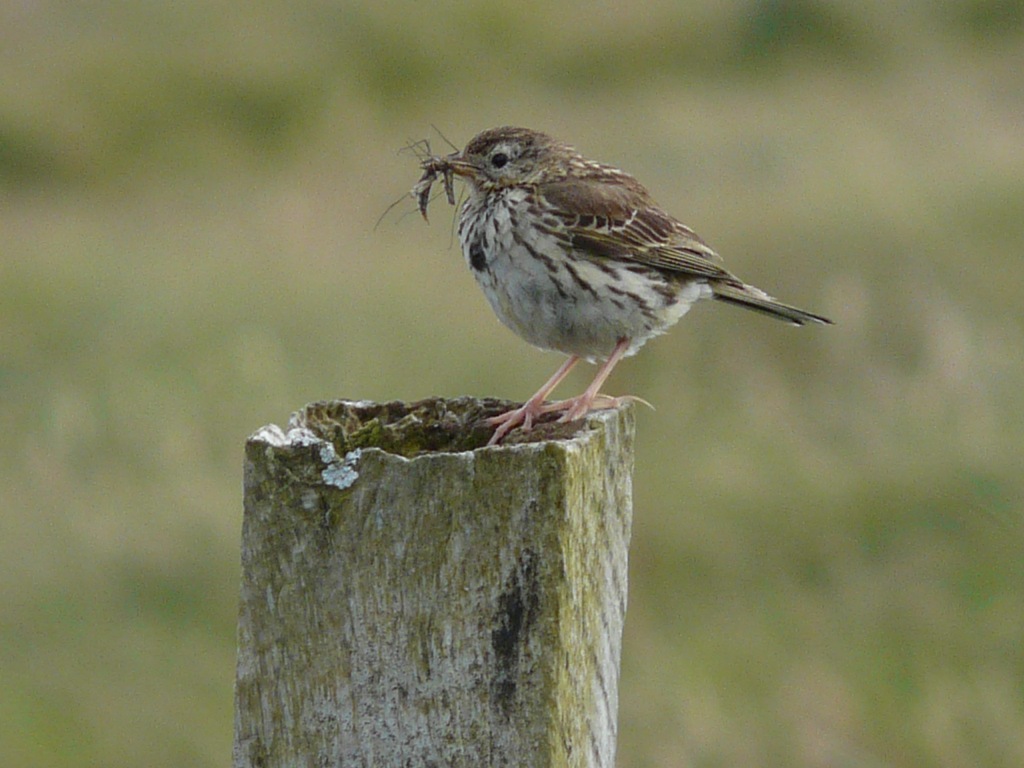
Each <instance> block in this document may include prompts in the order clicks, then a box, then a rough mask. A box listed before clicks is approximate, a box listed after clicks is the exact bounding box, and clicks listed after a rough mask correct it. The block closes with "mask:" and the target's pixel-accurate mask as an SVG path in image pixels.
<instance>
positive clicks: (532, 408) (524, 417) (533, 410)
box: [487, 355, 580, 445]
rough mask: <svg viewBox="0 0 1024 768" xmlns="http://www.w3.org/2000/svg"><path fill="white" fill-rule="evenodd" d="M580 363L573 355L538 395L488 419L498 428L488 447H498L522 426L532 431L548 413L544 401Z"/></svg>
mask: <svg viewBox="0 0 1024 768" xmlns="http://www.w3.org/2000/svg"><path fill="white" fill-rule="evenodd" d="M579 361H580V359H579V357H578V356H577V355H573V356H572V357H570V358H569V359H568V360H566V361H565V362H564V363H562V365H561V366H560V367H559V369H558V370H557V371H555V373H554V375H553V376H552V377H551V378H550V379H548V380H547V381H546V382H544V386H542V387H541V388H540V389H538V390H537V393H536V394H535V395H534V396H533V397H531V398H530V399H529V400H527V401H526V402H525V403H523V404H522V405H521V406H519V407H518V408H513V409H512V410H511V411H508V412H507V413H503V414H501V415H500V416H493V417H491V418H489V419H487V423H488V424H489V425H491V426H492V427H497V429H495V430H494V434H493V435H491V439H490V440H488V441H487V444H488V445H497V444H498V443H500V442H501V440H502V438H503V437H505V435H507V434H508V433H509V432H511V431H512V430H513V429H515V428H516V427H518V426H520V425H522V427H523V429H527V430H528V429H530V427H532V426H533V420H534V419H535V418H537V417H538V416H540V415H541V414H542V413H546V412H547V411H546V410H545V406H544V400H546V399H547V396H548V395H550V394H551V392H552V390H554V388H555V387H557V386H558V385H559V384H560V383H561V382H562V379H564V378H565V377H566V376H568V375H569V371H571V370H572V369H573V366H575V365H576V363H578V362H579Z"/></svg>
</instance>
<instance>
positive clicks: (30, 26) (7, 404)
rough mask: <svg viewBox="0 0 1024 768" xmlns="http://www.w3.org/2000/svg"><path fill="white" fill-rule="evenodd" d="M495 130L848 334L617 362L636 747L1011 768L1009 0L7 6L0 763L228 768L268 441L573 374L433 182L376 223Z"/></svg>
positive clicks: (1020, 21)
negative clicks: (495, 294) (629, 502)
mask: <svg viewBox="0 0 1024 768" xmlns="http://www.w3.org/2000/svg"><path fill="white" fill-rule="evenodd" d="M506 123H512V124H521V125H527V126H530V127H534V128H539V129H542V130H546V131H548V132H550V133H552V134H554V135H556V136H558V137H560V138H563V139H565V140H567V141H569V142H571V143H573V144H575V145H576V146H577V147H579V148H580V149H581V150H582V151H583V152H584V153H586V154H587V155H589V156H591V157H593V158H595V159H600V160H604V161H606V162H610V163H613V164H616V165H618V166H620V167H623V168H626V169H627V170H630V171H631V172H633V173H634V174H636V175H637V176H639V177H640V178H641V179H643V180H644V181H645V183H646V184H647V185H648V186H649V187H650V188H651V190H652V192H653V193H654V195H655V197H656V198H657V199H658V200H659V201H660V202H661V203H662V204H663V205H664V206H665V207H666V208H667V209H668V210H669V211H672V212H674V213H676V214H677V215H679V216H680V217H681V218H682V219H683V220H684V221H686V222H687V223H689V224H691V225H692V226H693V227H694V228H695V229H696V230H697V231H698V232H700V233H701V234H702V235H703V236H704V237H705V238H706V239H707V240H708V241H709V242H710V243H712V244H713V245H714V246H715V247H716V248H717V249H718V250H719V251H720V253H722V255H723V256H724V257H725V259H726V262H727V263H728V265H729V266H730V267H731V268H732V269H733V270H734V271H736V272H737V273H738V274H739V275H741V276H742V277H744V278H745V279H747V280H748V281H750V282H753V283H755V284H757V285H759V286H761V287H763V288H765V289H766V290H768V291H770V292H772V293H774V294H775V295H777V296H779V297H780V298H782V299H783V300H785V301H789V302H792V303H795V304H798V305H800V306H805V307H807V308H808V309H811V310H815V311H820V312H822V313H824V314H828V315H830V316H832V317H833V318H834V319H835V320H836V321H837V325H836V326H835V327H834V328H811V329H804V330H802V331H800V330H796V329H793V328H789V327H787V326H785V325H782V324H780V323H773V322H771V321H769V320H766V319H764V318H762V317H759V316H757V315H754V314H751V313H745V312H742V311H739V310H735V309H732V308H729V307H726V306H723V305H712V304H710V303H709V304H707V305H702V306H699V307H697V308H696V309H695V310H694V311H693V312H692V313H691V314H690V315H689V316H688V317H687V318H686V319H685V320H684V321H683V322H682V323H681V324H680V325H679V326H677V327H676V328H675V329H674V330H673V331H672V332H671V333H670V334H669V335H668V336H666V337H663V338H661V339H659V340H656V341H654V342H652V343H651V344H649V345H648V346H647V347H646V348H645V349H644V351H643V353H641V354H640V355H639V356H638V357H636V358H633V359H631V360H629V361H628V362H626V363H625V364H623V365H622V366H621V367H620V368H619V369H618V370H617V372H616V373H615V375H614V376H613V377H612V379H611V381H610V382H609V386H608V387H607V391H608V392H610V393H612V394H621V393H632V394H636V395H640V396H642V397H644V398H646V399H649V400H650V401H651V402H653V403H654V404H655V405H656V406H657V409H658V410H657V412H656V413H651V412H649V411H647V410H646V409H639V410H638V414H637V415H638V456H637V468H636V478H635V490H636V496H635V528H634V542H633V548H632V556H631V584H630V587H631V596H630V608H629V614H628V621H627V633H626V640H625V648H624V659H623V665H622V679H621V709H620V718H619V719H620V728H619V765H621V766H624V767H639V766H738V765H743V766H872V767H874V766H950V767H952V766H957V767H959V766H968V765H971V766H1020V765H1024V650H1022V637H1024V557H1022V554H1024V552H1022V549H1024V548H1022V544H1024V522H1022V520H1024V516H1022V491H1024V472H1022V469H1024V467H1022V464H1024V462H1022V461H1021V455H1022V451H1021V443H1022V439H1021V433H1022V429H1024V312H1022V309H1021V298H1020V297H1021V291H1022V286H1024V280H1022V278H1024V261H1022V258H1021V256H1022V252H1024V2H1021V1H1020V0H934V2H923V1H921V2H904V3H882V2H878V1H877V0H868V2H860V3H855V2H842V1H841V0H833V1H831V2H829V1H827V0H775V1H773V2H768V1H766V0H762V1H761V2H757V1H755V0H728V1H727V2H711V0H698V1H697V2H692V3H676V2H667V1H665V0H656V1H655V2H650V3H645V4H642V5H640V4H633V3H619V4H615V3H598V4H584V3H574V2H563V3H539V2H522V3H515V4H509V3H502V2H497V1H493V2H481V3H476V4H466V5H462V4H455V3H447V2H442V3H434V4H428V3H378V2H370V0H360V1H350V2H316V1H315V0H313V1H310V2H298V3H285V2H273V1H272V0H258V1H257V2H253V3H240V2H196V1H195V0H184V1H183V2H173V3H172V2H169V1H168V0H162V1H161V0H155V1H154V2H146V3H135V4H132V3H125V2H86V3H58V2H45V1H42V2H18V3H6V4H4V5H3V6H0V248H2V255H0V429H2V431H3V435H4V438H3V440H2V441H0V501H2V503H3V514H2V516H0V576H2V583H0V691H2V694H0V764H3V765H5V766H49V767H58V768H60V767H63V766H91V765H96V766H101V765H102V766H147V767H151V768H159V767H160V766H182V765H190V766H223V765H227V764H228V762H229V759H230V750H231V740H232V684H233V679H234V654H235V635H234V631H235V611H236V601H237V589H238V578H239V567H238V542H239V532H240V523H241V464H242V446H243V442H244V440H245V438H246V436H247V435H248V434H250V433H251V432H253V431H255V430H256V429H257V428H258V427H260V426H261V425H263V424H265V423H269V422H276V423H284V422H285V421H286V419H287V416H288V414H289V412H290V411H292V410H294V409H297V408H298V407H300V406H302V405H303V404H305V403H306V402H309V401H312V400H316V399H322V398H332V397H348V398H365V399H375V400H388V399H395V398H397V399H405V400H414V399H418V398H422V397H426V396H430V395H445V396H457V395H463V394H470V395H494V396H501V397H508V398H517V399H523V398H525V397H526V396H528V395H529V394H531V393H532V392H533V391H534V389H535V388H536V387H537V386H538V385H539V384H540V383H541V382H542V381H543V380H544V379H545V378H546V377H547V376H548V375H549V373H550V372H551V371H552V370H553V369H554V368H555V366H556V365H557V364H558V362H559V360H560V358H558V357H557V356H554V355H550V354H543V353H540V352H537V351H536V350H533V349H531V348H530V347H529V346H527V345H526V344H525V343H524V342H522V341H520V340H519V339H517V338H516V337H515V336H514V335H513V334H511V333H510V332H508V331H507V330H505V329H504V328H502V327H501V326H500V325H499V324H498V322H497V321H496V320H495V319H494V318H493V317H492V315H491V313H490V310H489V308H488V307H487V305H486V303H485V300H484V298H483V296H482V294H481V293H480V292H479V290H478V289H477V287H476V285H475V284H474V282H473V279H472V277H471V275H470V274H469V272H468V270H467V269H466V268H465V266H464V264H463V261H462V256H461V254H460V253H459V250H458V246H457V244H453V240H452V234H451V216H452V211H451V209H449V208H448V206H447V205H446V204H445V203H444V202H443V199H439V200H436V201H435V202H434V204H433V207H432V217H431V225H430V226H429V227H428V226H427V225H425V224H424V223H423V222H422V221H421V220H420V219H419V217H418V215H416V214H414V213H413V210H414V207H413V203H412V202H411V201H405V202H403V203H401V204H400V205H399V206H397V207H396V208H395V209H394V210H392V211H391V213H389V214H388V215H387V216H385V217H384V219H383V221H382V222H381V224H380V226H378V227H377V228H376V229H375V228H374V225H375V222H376V221H377V219H378V217H379V216H380V215H381V213H382V212H384V210H385V209H386V207H387V206H388V204H389V203H391V202H392V201H393V200H395V199H396V198H397V197H399V196H400V195H402V194H403V193H404V192H405V191H406V190H407V189H408V188H409V187H410V186H411V185H412V183H413V182H414V181H415V180H416V178H417V177H418V176H419V170H418V168H417V164H416V160H415V157H413V156H412V155H410V154H408V153H406V154H399V153H398V152H397V150H398V149H399V148H401V147H402V146H404V145H406V144H407V143H408V142H409V141H410V140H416V139H421V138H426V137H429V138H430V139H431V141H432V142H433V146H434V148H435V150H437V151H440V150H444V149H445V145H444V143H443V141H442V140H441V138H440V137H439V136H438V135H437V133H436V132H435V131H434V129H433V128H431V125H432V124H433V125H436V126H437V127H438V128H439V129H440V130H441V131H443V132H444V134H445V135H446V136H448V137H449V138H450V139H451V140H452V141H454V142H455V143H457V144H460V145H461V144H463V143H464V142H465V141H466V140H468V139H469V138H470V137H471V136H472V135H473V134H475V133H476V132H477V131H479V130H482V129H484V128H487V127H491V126H494V125H500V124H506ZM591 373H592V370H581V371H580V372H578V373H576V374H574V376H573V377H572V378H571V379H570V381H569V382H567V384H565V385H563V386H564V388H563V390H561V391H562V392H564V393H566V394H571V393H572V392H573V390H577V391H579V390H580V389H581V388H582V387H583V386H584V385H585V383H586V381H587V380H588V376H589V375H590V374H591Z"/></svg>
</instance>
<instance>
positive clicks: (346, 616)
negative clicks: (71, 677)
mask: <svg viewBox="0 0 1024 768" xmlns="http://www.w3.org/2000/svg"><path fill="white" fill-rule="evenodd" d="M510 405H511V404H509V403H503V402H500V401H495V400H474V399H470V398H461V399H458V400H449V401H444V400H428V401H423V402H420V403H413V404H404V403H388V404H381V405H378V404H373V403H365V402H360V403H352V402H345V401H333V402H326V403H316V404H314V405H311V406H308V407H307V408H306V409H304V410H303V411H300V412H299V413H297V414H294V415H293V416H292V419H291V422H290V424H289V428H288V429H287V430H286V431H285V430H282V429H280V428H279V427H276V426H268V427H264V428H263V429H261V430H259V431H258V432H257V433H256V434H254V435H253V436H252V437H251V438H250V439H249V440H248V442H247V444H246V463H245V519H244V523H243V530H242V589H241V599H240V609H239V624H238V669H237V679H236V684H235V744H234V766H235V768H243V767H244V768H250V767H252V766H259V768H274V767H276V766H332V767H333V766H373V767H377V766H437V767H438V768H440V767H441V766H445V767H446V766H472V767H473V768H482V767H485V766H524V767H526V768H533V767H534V766H536V767H538V768H540V767H542V766H603V767H605V768H612V766H613V765H614V762H615V733H616V710H617V705H618V694H617V685H618V676H619V653H620V647H621V638H622V625H623V618H624V614H625V608H626V555H627V547H628V543H629V535H630V523H631V514H632V501H631V473H632V464H633V454H632V443H633V417H632V412H631V410H630V408H628V407H625V408H620V409H617V410H606V411H599V412H596V413H594V414H592V415H591V416H589V417H587V419H586V421H585V423H584V424H570V425H541V426H540V427H538V428H536V429H535V430H534V431H533V432H532V433H530V435H529V439H530V440H534V442H524V443H520V444H512V445H502V446H499V447H497V448H480V447H479V446H481V445H483V443H485V442H486V440H487V437H488V436H489V434H490V430H489V429H487V428H486V427H485V426H483V425H482V424H480V423H479V422H480V419H481V418H483V417H485V416H488V415H494V414H495V413H498V412H501V411H502V410H504V409H507V408H508V407H509V406H510Z"/></svg>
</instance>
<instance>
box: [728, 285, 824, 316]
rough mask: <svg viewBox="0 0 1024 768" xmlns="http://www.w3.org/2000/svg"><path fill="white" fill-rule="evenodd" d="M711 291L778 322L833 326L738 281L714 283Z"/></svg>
mask: <svg viewBox="0 0 1024 768" xmlns="http://www.w3.org/2000/svg"><path fill="white" fill-rule="evenodd" d="M711 290H712V291H713V292H714V296H715V298H716V299H718V300H719V301H725V302H728V303H729V304H735V305H737V306H740V307H744V308H746V309H752V310H754V311H755V312H762V313H764V314H766V315H770V316H771V317H774V318H776V319H778V320H785V321H786V322H787V323H792V324H793V325H807V323H822V324H824V325H832V321H831V320H829V319H828V318H827V317H822V316H821V315H815V314H813V313H812V312H805V311H804V310H802V309H797V308H796V307H791V306H790V305H789V304H783V303H782V302H780V301H776V300H775V299H773V298H772V297H771V296H769V295H768V294H767V293H765V292H764V291H762V290H761V289H760V288H755V287H754V286H752V285H747V284H746V283H742V282H740V281H738V280H737V281H736V282H731V281H730V282H725V281H712V282H711Z"/></svg>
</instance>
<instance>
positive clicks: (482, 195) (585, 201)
mask: <svg viewBox="0 0 1024 768" xmlns="http://www.w3.org/2000/svg"><path fill="white" fill-rule="evenodd" d="M421 167H422V168H423V169H424V175H423V178H422V179H421V180H420V182H419V183H418V184H417V185H416V187H414V188H413V192H412V194H413V196H414V197H416V198H417V199H418V200H419V207H420V211H421V213H422V214H423V216H424V218H426V206H427V203H428V197H429V191H430V185H431V184H432V183H433V181H434V180H435V178H436V177H437V176H438V175H443V177H444V185H445V190H446V192H447V195H448V199H449V202H452V201H453V200H454V198H453V196H452V190H451V185H452V180H453V178H457V179H459V180H461V181H462V182H464V184H465V186H466V188H467V195H466V199H465V202H464V203H463V204H462V206H461V209H460V211H459V223H458V236H459V242H460V245H461V247H462V252H463V255H464V257H465V260H466V263H467V265H468V266H469V269H470V271H471V272H472V274H473V276H474V277H475V278H476V281H477V283H478V284H479V285H480V287H481V288H482V289H483V293H484V295H485V296H486V297H487V301H488V302H489V303H490V305H491V308H492V309H493V310H494V313H495V314H496V315H497V316H498V319H499V320H500V321H501V322H502V323H503V324H504V325H506V326H507V327H508V328H510V329H511V330H512V331H514V332H515V333H516V334H518V335H519V336H520V337H522V338H523V339H525V340H526V341H527V342H529V343H530V344H532V345H534V346H535V347H539V348H540V349H544V350H553V351H557V352H561V353H563V354H565V355H567V356H568V357H567V359H566V361H565V362H564V363H563V364H562V365H561V366H560V367H559V368H558V370H557V371H555V373H554V374H553V375H552V376H551V378H549V379H548V380H547V381H546V382H545V383H544V385H543V386H541V388H540V389H538V390H537V392H536V393H535V394H534V395H533V396H532V397H530V398H529V399H528V400H527V401H526V402H525V403H523V404H522V405H521V406H519V407H517V408H514V409H512V410H509V411H507V412H505V413H502V414H500V415H498V416H495V417H492V418H490V419H488V420H487V422H488V424H489V425H490V426H492V427H494V428H495V429H494V433H493V435H492V436H491V438H490V441H489V442H488V445H497V444H499V443H500V442H501V441H502V440H503V439H504V438H505V437H506V436H507V435H508V434H509V432H511V431H512V430H514V429H517V428H522V429H523V430H524V431H529V430H530V429H531V428H532V426H533V425H534V424H535V423H536V422H537V421H538V420H539V419H540V418H541V417H542V416H544V415H545V414H551V413H558V414H560V417H559V419H558V420H559V421H562V422H570V421H575V420H577V419H580V418H582V417H583V416H584V415H585V414H587V413H588V412H590V411H591V410H594V409H600V408H608V407H615V406H618V405H619V404H620V403H621V402H623V401H624V400H629V399H635V400H639V399H640V398H634V397H631V396H625V397H610V396H608V395H605V394H602V393H601V387H602V386H603V385H604V383H605V381H606V380H607V378H608V376H609V375H610V374H611V372H612V370H613V369H614V368H615V366H616V365H617V364H618V363H619V362H620V361H621V360H622V359H623V358H626V357H629V356H631V355H633V354H635V353H636V352H637V351H638V350H639V349H640V348H641V347H642V346H643V345H644V344H645V343H646V342H647V341H648V340H649V339H651V338H653V337H655V336H658V335H659V334H662V333H664V332H665V331H667V330H668V329H669V328H670V327H671V326H673V325H675V323H676V322H678V321H679V319H680V318H681V317H682V316H683V315H685V314H686V312H687V311H688V310H689V309H690V307H691V306H693V304H695V303H696V302H697V301H700V300H702V299H714V300H717V301H721V302H725V303H727V304H732V305H735V306H740V307H744V308H746V309H752V310H755V311H757V312H761V313H763V314H766V315H768V316H770V317H774V318H777V319H780V320H783V321H786V322H788V323H790V324H792V325H798V326H802V325H807V324H821V325H830V324H832V321H831V320H829V319H828V318H827V317H824V316H822V315H818V314H814V313H812V312H808V311H806V310H803V309H798V308H797V307H794V306H791V305H789V304H784V303H782V302H780V301H777V300H776V299H774V298H773V297H771V296H769V295H768V294H767V293H765V292H764V291H762V290H761V289H760V288H755V287H754V286H752V285H749V284H747V283H745V282H743V281H742V280H740V279H739V278H738V277H736V276H735V275H734V274H732V273H731V272H729V271H728V270H727V269H726V268H725V266H724V264H723V261H722V258H721V257H720V256H719V255H718V253H716V252H715V251H714V250H713V249H712V248H711V247H710V246H709V245H708V244H707V243H705V242H704V240H702V239H701V238H700V237H699V236H698V235H697V234H696V233H695V232H694V231H693V230H692V229H690V228H689V227H688V226H686V225H685V224H683V223H682V222H681V221H679V220H678V219H676V218H675V217H674V216H672V215H671V214H669V213H667V212H666V211H665V210H664V209H663V208H661V207H660V206H659V205H658V204H657V203H656V202H655V200H654V199H653V197H652V196H651V193H650V192H649V191H648V190H647V188H646V187H644V185H643V184H641V183H640V182H639V181H638V180H637V179H636V178H634V177H633V176H631V175H630V174H628V173H626V172H625V171H622V170H620V169H618V168H615V167H613V166H611V165H606V164H604V163H599V162H595V161H593V160H590V159H587V158H586V157H584V156H583V155H582V154H580V153H579V152H578V151H577V150H576V149H575V148H573V147H572V146H570V145H568V144H565V143H563V142H561V141H559V140H557V139H555V138H553V137H551V136H549V135H547V134H546V133H543V132H540V131H536V130H532V129H530V128H521V127H516V126H501V127H497V128H491V129H488V130H485V131H483V132H481V133H479V134H477V135H476V136H474V137H473V138H472V139H471V140H470V141H469V143H468V144H466V146H465V148H464V149H462V150H461V151H455V152H452V153H451V154H449V155H443V156H434V155H431V156H429V157H428V158H426V159H425V160H423V162H422V163H421ZM580 360H587V361H589V362H591V363H600V365H599V367H598V370H597V373H596V375H595V376H594V379H593V381H592V382H591V383H590V385H589V386H588V387H587V388H586V389H585V390H584V391H583V393H582V394H580V395H577V396H575V397H570V398H568V399H566V400H560V401H556V402H547V398H548V396H549V395H550V394H551V393H552V392H553V391H554V389H555V388H556V387H557V386H558V384H559V383H561V381H562V380H563V379H564V378H565V377H566V376H567V375H568V374H569V372H570V371H571V370H572V369H573V368H574V367H575V366H576V364H577V363H579V361H580Z"/></svg>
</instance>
